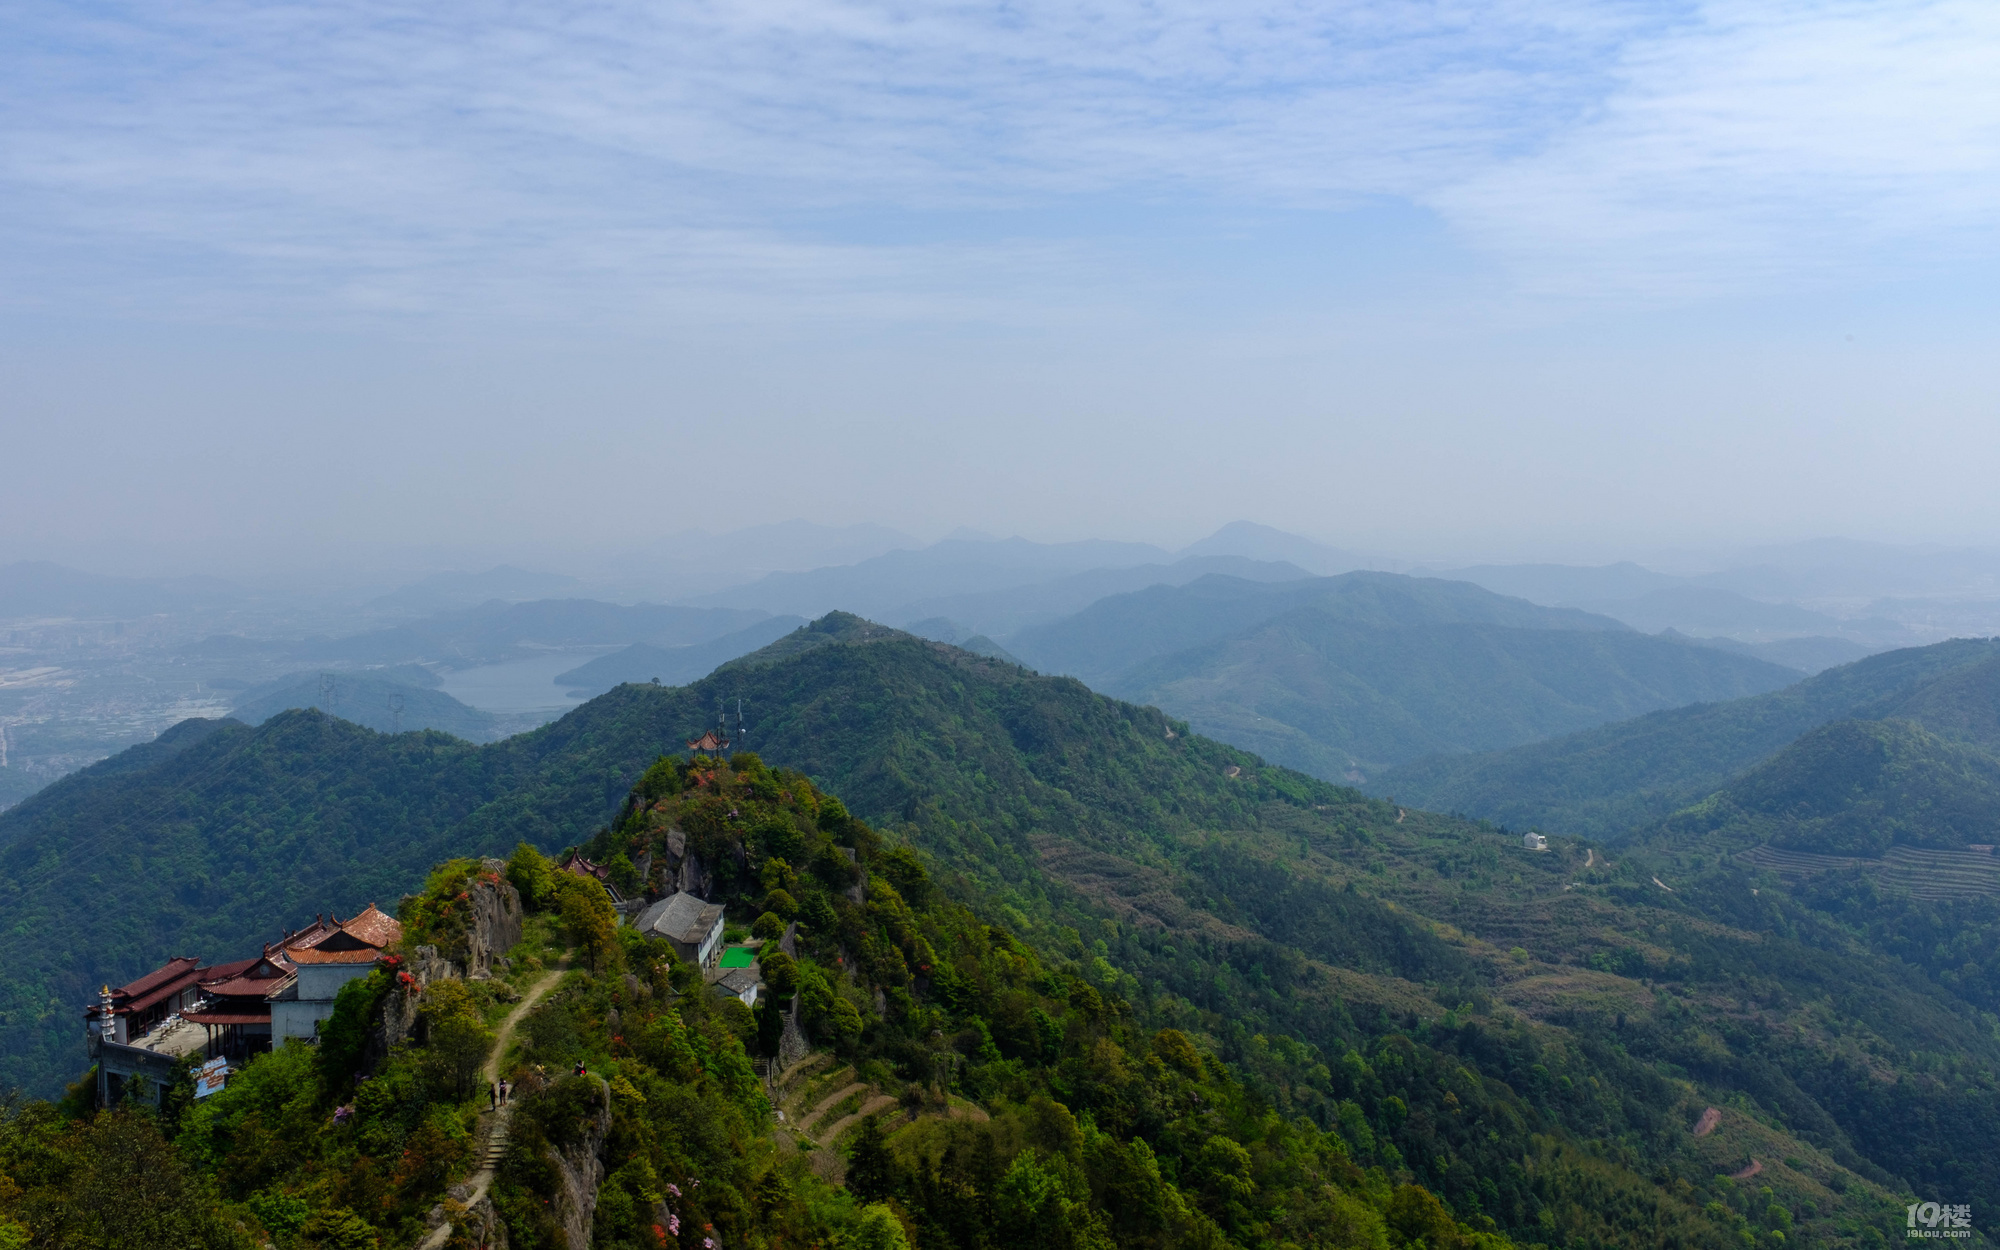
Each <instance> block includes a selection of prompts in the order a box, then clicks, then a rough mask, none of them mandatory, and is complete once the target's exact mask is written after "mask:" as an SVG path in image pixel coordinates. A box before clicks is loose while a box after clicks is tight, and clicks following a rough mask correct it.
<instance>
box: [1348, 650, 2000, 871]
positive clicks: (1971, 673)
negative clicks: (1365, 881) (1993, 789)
mask: <svg viewBox="0 0 2000 1250" xmlns="http://www.w3.org/2000/svg"><path fill="white" fill-rule="evenodd" d="M1889 718H1898V719H1904V720H1909V721H1914V722H1915V723H1917V724H1918V725H1921V726H1923V727H1924V728H1925V729H1927V730H1929V731H1930V732H1932V733H1935V734H1939V735H1941V736H1944V737H1948V738H1952V739H1955V740H1957V741H1960V742H1962V743H1966V744H1969V745H1971V746H1973V747H1975V748H1978V749H1982V750H1988V751H1991V750H1994V749H1996V748H2000V641H1994V640H1987V639H1958V640H1955V641H1952V642H1944V643H1938V644H1936V645H1934V646H1929V647H1916V648H1909V649H1906V650H1901V651H1890V652H1885V653H1883V654H1881V655H1875V656H1870V657H1869V658H1867V659H1865V660H1861V661H1859V662H1856V663H1853V664H1848V665H1844V666H1842V667H1840V668H1834V669H1829V670H1827V671H1826V672H1823V673H1820V674H1818V675H1817V676H1814V677H1810V678H1807V679H1806V680H1804V681H1801V682H1799V683H1798V684H1796V685H1793V686H1789V687H1787V688H1785V689H1782V690H1776V691H1772V692H1770V693H1766V694H1760V695H1757V696H1755V697H1752V698H1746V699H1738V700H1733V701H1730V702H1723V703H1709V704H1697V705H1695V706H1691V707H1683V708H1677V709H1673V710H1669V711H1660V712H1655V713H1652V714H1651V715H1648V716H1642V717H1639V718H1637V719H1634V720H1626V721H1620V722H1617V723H1615V724H1609V725H1602V726H1599V727H1597V728H1593V729H1586V730H1583V731H1581V732H1579V733H1574V734H1569V735H1566V736H1563V737H1558V738H1552V739H1549V740H1547V741H1543V742H1537V743H1532V744H1529V745H1525V746H1518V747H1514V748H1511V749H1508V750H1504V751H1495V752H1490V753H1486V754H1479V755H1460V756H1439V757H1434V758H1430V759H1424V760H1419V761H1415V762H1412V763H1409V764H1405V765H1402V766H1401V767H1398V768H1394V769H1391V770H1390V771H1388V772H1386V773H1383V774H1381V775H1380V776H1378V777H1376V778H1374V779H1373V780H1372V782H1371V786H1370V788H1371V789H1373V790H1375V791H1377V792H1379V793H1384V794H1394V795H1396V796H1397V797H1398V798H1399V799H1402V800H1405V801H1407V802H1412V803H1417V804H1419V805H1422V806H1427V807H1437V808H1444V809H1446V810H1451V811H1462V812H1468V813H1470V814H1472V815H1475V816H1483V817H1486V818H1488V819H1491V820H1496V821H1503V822H1505V823H1507V824H1510V825H1515V826H1519V827H1527V826H1530V825H1539V826H1541V827H1544V828H1547V829H1553V830H1561V831H1564V832H1575V833H1582V834H1588V835H1590V836H1593V837H1615V836H1618V835H1620V834H1624V833H1628V832H1631V831H1634V830H1640V829H1645V828H1649V827H1652V826H1654V825H1656V824H1658V823H1659V822H1660V821H1663V820H1665V819H1666V818H1667V817H1669V816H1670V815H1672V814H1673V813H1674V812H1676V811H1678V810H1679V809H1681V808H1683V807H1685V806H1687V805H1688V804H1691V803H1695V802H1698V801H1700V800H1701V799H1702V798H1704V797H1705V796H1707V795H1709V794H1711V793H1714V792H1715V791H1717V790H1718V789H1720V788H1721V787H1723V786H1724V785H1726V784H1727V783H1728V782H1729V780H1730V778H1732V777H1734V776H1736V775H1737V774H1739V773H1741V772H1743V771H1745V770H1747V769H1749V768H1752V767H1753V766H1755V765H1757V764H1759V763H1761V762H1762V761H1765V760H1767V759H1770V758H1771V757H1773V756H1775V755H1777V754H1778V753H1779V752H1780V751H1782V750H1784V749H1785V748H1786V747H1788V746H1790V745H1791V744H1792V743H1794V742H1796V741H1798V740H1799V739H1800V738H1801V737H1803V736H1804V735H1805V734H1807V733H1808V732H1809V731H1811V730H1813V729H1815V728H1817V727H1819V726H1821V725H1826V724H1828V723H1830V722H1833V721H1842V720H1883V719H1889Z"/></svg>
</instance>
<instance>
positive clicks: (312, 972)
mask: <svg viewBox="0 0 2000 1250" xmlns="http://www.w3.org/2000/svg"><path fill="white" fill-rule="evenodd" d="M402 936H403V926H402V925H400V924H398V923H397V922H396V920H395V918H394V917H391V916H388V915H385V914H384V913H383V912H381V911H380V910H379V909H377V908H376V906H375V904H373V903H370V904H369V905H368V908H367V910H366V911H363V912H362V913H361V914H360V915H358V916H354V917H352V918H351V919H348V920H341V919H340V918H339V917H335V918H334V921H333V923H332V924H326V923H324V922H316V923H315V924H314V926H313V928H311V929H308V930H306V931H305V932H304V933H301V934H297V935H295V936H293V937H290V938H287V939H286V940H285V942H284V945H283V950H284V955H285V958H286V959H287V960H289V961H290V963H291V964H292V967H293V971H292V973H291V974H290V975H289V976H288V977H286V978H285V980H284V981H283V982H282V983H280V984H278V985H275V986H273V987H271V990H270V993H269V994H268V995H266V998H267V999H268V1000H269V1002H270V1005H271V1038H272V1042H273V1044H282V1043H283V1041H284V1040H285V1039H286V1038H288V1037H305V1038H312V1037H318V1036H319V1026H320V1022H321V1021H324V1020H328V1019H331V1018H332V1016H333V1000H334V998H335V996H336V995H338V994H339V993H340V987H341V986H343V985H346V984H347V983H348V982H349V981H353V980H356V979H358V978H360V977H365V976H367V975H368V974H369V973H370V972H372V971H373V970H374V968H375V965H376V964H377V963H378V962H380V961H381V959H382V956H383V954H384V953H385V952H386V950H387V949H388V947H389V946H391V945H392V944H394V943H395V942H397V941H398V940H400V939H401V938H402Z"/></svg>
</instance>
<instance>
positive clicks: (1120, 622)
mask: <svg viewBox="0 0 2000 1250" xmlns="http://www.w3.org/2000/svg"><path fill="white" fill-rule="evenodd" d="M1004 645H1005V646H1006V648H1007V649H1008V650H1009V651H1011V652H1012V653H1014V654H1016V655H1018V656H1020V657H1021V658H1022V660H1023V661H1024V662H1026V663H1028V664H1031V665H1033V666H1035V667H1036V668H1039V669H1041V670H1043V671H1045V672H1057V673H1069V674H1072V675H1074V676H1077V677H1081V678H1083V679H1084V680H1085V681H1086V682H1089V683H1090V684H1091V685H1092V686H1093V687H1095V688H1097V689H1100V690H1103V691H1105V692H1106V693H1108V694H1113V695H1116V696H1118V697H1120V698H1126V699H1131V700H1133V701H1134V702H1139V703H1152V704H1156V705H1157V706H1159V707H1161V708H1163V709H1165V710H1166V711H1168V712H1169V713H1171V714H1173V715H1175V716H1180V717H1185V718H1186V719H1187V720H1188V722H1189V723H1190V724H1191V725H1193V726H1194V727H1195V728H1196V729H1197V730H1198V731H1200V732H1202V733H1206V734H1209V735H1210V736H1212V737H1216V738H1219V739H1221V740H1223V741H1226V742H1232V743H1235V744H1237V745H1239V746H1242V747H1244V748H1245V749H1248V750H1254V751H1257V752H1258V753H1259V754H1261V755H1263V756H1265V757H1266V758H1269V759H1273V760H1277V761H1280V762H1282V763H1284V764H1286V765H1289V766H1290V767H1294V768H1298V769H1300V770H1302V771H1304V772H1309V773H1312V774H1314V775H1316V776H1320V777H1327V778H1330V779H1337V780H1339V779H1344V780H1350V781H1358V780H1361V779H1362V778H1363V777H1364V776H1366V775H1367V774H1368V773H1371V772H1373V771H1375V770H1377V769H1379V768H1383V767H1387V766H1389V765H1391V764H1395V763H1400V762H1403V761H1407V760H1410V759H1414V758H1416V757H1418V756H1421V755H1426V754H1430V753H1433V752H1440V751H1473V750H1485V749H1490V748H1491V747H1493V746H1497V745H1501V744H1515V743H1523V742H1530V741H1533V740H1535V739H1537V738H1541V737H1545V736H1547V735H1549V734H1552V733H1562V732H1567V731H1569V730H1571V729H1576V728H1581V727H1583V726H1586V725H1592V724H1601V723H1603V722H1605V721H1609V720H1618V719H1622V718H1624V717H1627V716H1631V715H1633V714H1635V713H1638V712H1641V711H1650V710H1652V709H1655V708H1662V707H1675V706H1679V705H1681V704H1685V703H1691V702H1697V701H1702V700H1713V699H1723V698H1735V697H1737V696H1739V695H1744V694H1754V693H1758V692H1761V691H1765V690H1772V689H1776V688H1778V687H1780V686H1784V685H1789V684H1790V683H1791V682H1793V681H1796V680H1797V679H1798V677H1799V673H1798V672H1797V671H1795V670H1791V669H1786V668H1783V667H1780V666H1778V665H1774V664H1770V663H1766V662H1763V661H1760V660H1756V659H1751V658H1746V657H1742V656H1736V655H1730V654H1726V653H1723V652H1719V651H1715V650H1712V649H1708V648H1704V647H1696V646H1689V645H1686V644H1685V643H1681V642H1676V641H1673V640H1669V639H1661V638H1653V637H1648V636H1646V635H1642V634H1638V633H1635V632H1633V631H1632V630H1630V629H1629V628H1627V627H1625V626H1624V625H1621V624H1620V623H1619V622H1617V621H1615V620H1612V619H1610V618H1608V617H1602V616H1594V615H1592V614H1589V613H1586V612H1582V611H1578V610H1576V609H1567V608H1546V607H1540V606H1537V605H1535V604H1531V603H1528V602H1527V601H1525V600H1521V599H1513V598H1508V597H1506V596H1502V595H1496V594H1493V593H1491V592H1490V591H1486V590H1483V589H1481V588H1479V587H1477V586H1474V585H1471V584H1470V583H1467V582H1451V581H1443V580H1440V579H1434V578H1412V577H1405V576H1402V575H1399V574H1393V573H1348V574H1343V575H1341V576H1338V577H1331V578H1313V579H1302V580H1294V581H1287V582H1280V583H1262V584H1260V583H1253V582H1247V581H1243V580H1242V579H1237V578H1227V577H1220V576H1210V577H1206V578H1202V579H1200V580H1197V581H1195V582H1192V583H1189V584H1188V585H1185V586H1180V587H1174V586H1154V587H1150V588H1148V589H1146V590H1143V591H1139V592H1135V593H1132V594H1126V595H1117V596H1112V597H1110V598H1106V599H1103V600H1100V601H1099V602H1097V603H1095V604H1093V605H1091V606H1090V607H1089V608H1087V609H1085V610H1084V611H1082V612H1080V613H1077V614H1076V615H1074V616H1072V617H1068V618H1066V619H1064V620H1062V621H1058V622H1054V623H1052V624H1049V625H1045V626H1038V627H1034V628H1030V629H1027V630H1024V631H1022V632H1021V633H1019V634H1017V635H1015V636H1013V637H1012V638H1009V639H1007V640H1006V642H1005V644H1004Z"/></svg>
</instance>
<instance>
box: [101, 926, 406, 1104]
mask: <svg viewBox="0 0 2000 1250" xmlns="http://www.w3.org/2000/svg"><path fill="white" fill-rule="evenodd" d="M402 935H403V927H402V926H401V925H400V924H398V923H397V922H396V921H395V919H394V918H392V917H390V916H387V915H385V914H383V913H382V912H381V911H379V910H377V909H376V908H375V906H374V905H373V904H370V905H369V907H368V909H367V910H366V911H363V912H362V913H361V914H360V915H358V916H354V917H352V918H350V919H348V920H345V921H343V920H341V919H340V918H339V917H338V916H336V917H334V918H333V919H332V920H331V921H329V920H327V919H326V918H324V917H318V918H315V919H314V921H313V923H312V925H311V926H309V927H308V928H306V929H302V930H299V931H297V932H294V933H287V934H286V935H285V937H284V938H283V940H281V941H279V942H278V943H276V944H266V945H265V947H264V949H263V951H262V952H261V953H260V954H258V955H255V956H253V957H251V958H249V959H238V960H234V961H232V962H229V963H223V964H213V965H208V966H203V965H202V963H201V961H200V960H198V959H196V958H194V957H193V956H189V955H180V956H176V957H175V958H173V959H170V960H168V961H167V962H166V964H165V965H163V966H162V967H159V968H156V969H154V970H153V971H152V972H149V973H147V974H146V975H145V976H143V977H140V978H139V979H138V980H136V981H133V982H131V983H130V984H128V985H125V986H123V987H121V988H119V989H116V990H114V989H112V988H111V987H110V986H108V985H107V986H105V987H104V988H103V989H102V990H101V991H100V992H99V994H98V1001H97V1002H96V1004H94V1005H92V1006H90V1007H87V1008H85V1009H84V1027H85V1031H86V1034H87V1038H86V1040H87V1042H88V1046H89V1051H90V1056H91V1058H92V1060H93V1061H95V1063H96V1064H97V1094H98V1102H99V1105H100V1106H107V1105H109V1104H111V1103H113V1102H116V1101H118V1100H119V1099H121V1098H122V1097H124V1094H125V1090H126V1087H127V1085H128V1084H129V1083H130V1082H131V1081H132V1080H133V1079H135V1078H144V1079H145V1080H146V1082H147V1083H148V1084H147V1088H149V1089H150V1091H151V1101H153V1102H154V1103H155V1104H157V1103H158V1101H159V1095H160V1091H161V1090H162V1089H163V1088H164V1087H165V1086H166V1085H169V1084H171V1083H172V1082H173V1081H174V1079H175V1078H176V1077H177V1076H178V1075H179V1073H180V1071H181V1065H182V1062H183V1060H184V1058H185V1057H186V1056H187V1055H190V1054H192V1053H193V1052H195V1051H202V1052H203V1053H204V1054H205V1055H206V1056H207V1057H208V1058H209V1059H211V1060H218V1059H219V1060H222V1061H224V1062H225V1064H228V1063H235V1064H240V1063H242V1062H243V1061H244V1060H246V1059H248V1058H250V1057H251V1056H252V1055H257V1054H261V1053H263V1052H264V1051H267V1050H270V1049H271V1047H272V1046H273V1045H274V1044H276V1043H281V1042H282V1041H283V1040H284V1039H286V1038H290V1037H297V1038H304V1039H308V1040H309V1039H312V1038H314V1037H316V1036H318V1032H319V1024H320V1022H321V1021H323V1020H326V1019H327V1018H329V1017H330V1016H332V1015H333V1001H334V998H335V996H336V995H338V994H339V993H340V987H341V986H343V985H345V984H347V983H348V982H349V981H352V980H354V979H355V978H356V977H362V976H366V975H368V973H369V971H370V970H372V969H373V968H374V967H375V965H376V964H377V963H378V962H379V961H380V960H381V959H382V958H383V956H384V954H385V952H386V949H387V948H388V947H389V946H390V945H392V944H393V943H395V942H396V941H398V940H399V939H401V937H402ZM225 1075H226V1073H223V1074H218V1075H217V1076H216V1078H215V1079H213V1080H212V1081H211V1082H209V1085H210V1087H211V1088H220V1087H221V1084H222V1079H223V1077H224V1076H225Z"/></svg>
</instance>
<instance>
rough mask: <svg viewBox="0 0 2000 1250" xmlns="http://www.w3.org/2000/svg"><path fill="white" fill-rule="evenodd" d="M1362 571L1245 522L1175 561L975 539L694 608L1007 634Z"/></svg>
mask: <svg viewBox="0 0 2000 1250" xmlns="http://www.w3.org/2000/svg"><path fill="white" fill-rule="evenodd" d="M1364 564H1365V561H1363V560H1362V559H1361V558H1360V557H1358V556H1355V555H1353V554H1352V553H1350V552H1345V551H1341V550H1339V549H1338V548H1334V547H1328V546H1326V545H1325V544H1322V543H1317V542H1314V541H1312V540H1311V539H1307V538H1301V537H1299V536H1298V535H1296V534H1287V533H1284V532H1283V531H1281V530H1275V529H1272V528H1270V527H1269V526H1263V525H1254V524H1251V523H1249V522H1244V521H1239V522H1235V523H1233V524H1230V525H1225V526H1223V527H1222V528H1221V529H1219V530H1217V531H1216V532H1215V533H1214V534H1211V535H1210V536H1209V537H1207V538H1205V539H1203V540H1201V541H1200V542H1197V543H1194V544H1192V545H1190V546H1188V547H1185V548H1183V549H1182V550H1181V551H1179V552H1177V553H1176V552H1169V551H1167V550H1166V549H1164V548H1161V547H1156V546H1153V545H1151V544H1149V543H1119V542H1105V541H1098V540H1092V541H1086V542H1071V543H1037V542H1030V541H1029V540H1027V539H1024V538H1007V539H995V538H989V537H986V536H984V535H969V534H968V535H960V536H954V537H951V538H947V539H945V540H943V541H941V542H938V543H934V544H932V545H930V546H928V547H922V548H917V549H913V550H899V551H890V552H887V553H885V554H883V555H879V556H876V557H874V558H872V559H867V560H861V561H858V562H856V563H854V564H851V565H846V566H840V567H830V568H819V569H813V570H810V571H807V572H795V573H774V574H772V575H770V576H768V577H765V578H763V579H761V580H759V581H756V582H752V583H750V584H749V585H745V586H737V587H734V588H731V589H729V590H725V591H718V592H715V593H712V594H708V595H704V596H700V597H697V598H692V599H688V600H686V602H689V603H693V604H698V605H709V606H720V605H729V606H737V607H753V608H760V609H762V610H764V611H767V612H790V613H797V614H800V615H804V616H817V615H819V614H821V613H823V612H827V611H832V610H839V611H846V612H856V613H860V614H861V615H864V616H868V617H871V618H873V619H876V620H893V621H912V620H919V619H924V618H928V617H933V616H945V617H950V618H952V619H955V620H959V621H963V622H965V623H966V624H968V625H971V626H973V627H974V628H976V629H978V630H980V631H981V632H983V633H989V634H993V635H995V636H1000V635H1003V634H1006V633H1011V632H1013V631H1015V630H1018V629H1020V628H1022V627H1023V626H1025V625H1027V624H1030V623H1032V622H1035V621H1039V620H1046V619H1049V618H1051V617H1054V616H1059V615H1062V614H1065V613H1068V612H1074V611H1076V610H1077V609H1079V608H1082V607H1084V606H1086V605H1088V604H1089V603H1091V602H1093V601H1094V600H1096V599H1099V598H1102V597H1103V596H1105V595H1107V594H1115V593H1118V592H1121V591H1126V590H1135V589H1140V588H1142V587H1145V586H1149V585H1152V584H1154V583H1155V582H1167V583H1172V584H1179V583H1181V582H1186V581H1191V580H1193V579H1194V578H1195V577H1199V576H1201V575H1203V574H1205V573H1212V572H1225V573H1231V574H1234V575H1236V576H1241V577H1251V578H1256V579H1259V580H1281V579H1284V578H1289V577H1297V576H1305V575H1308V574H1313V573H1332V572H1341V571H1345V570H1348V569H1353V568H1358V567H1363V566H1364Z"/></svg>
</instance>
